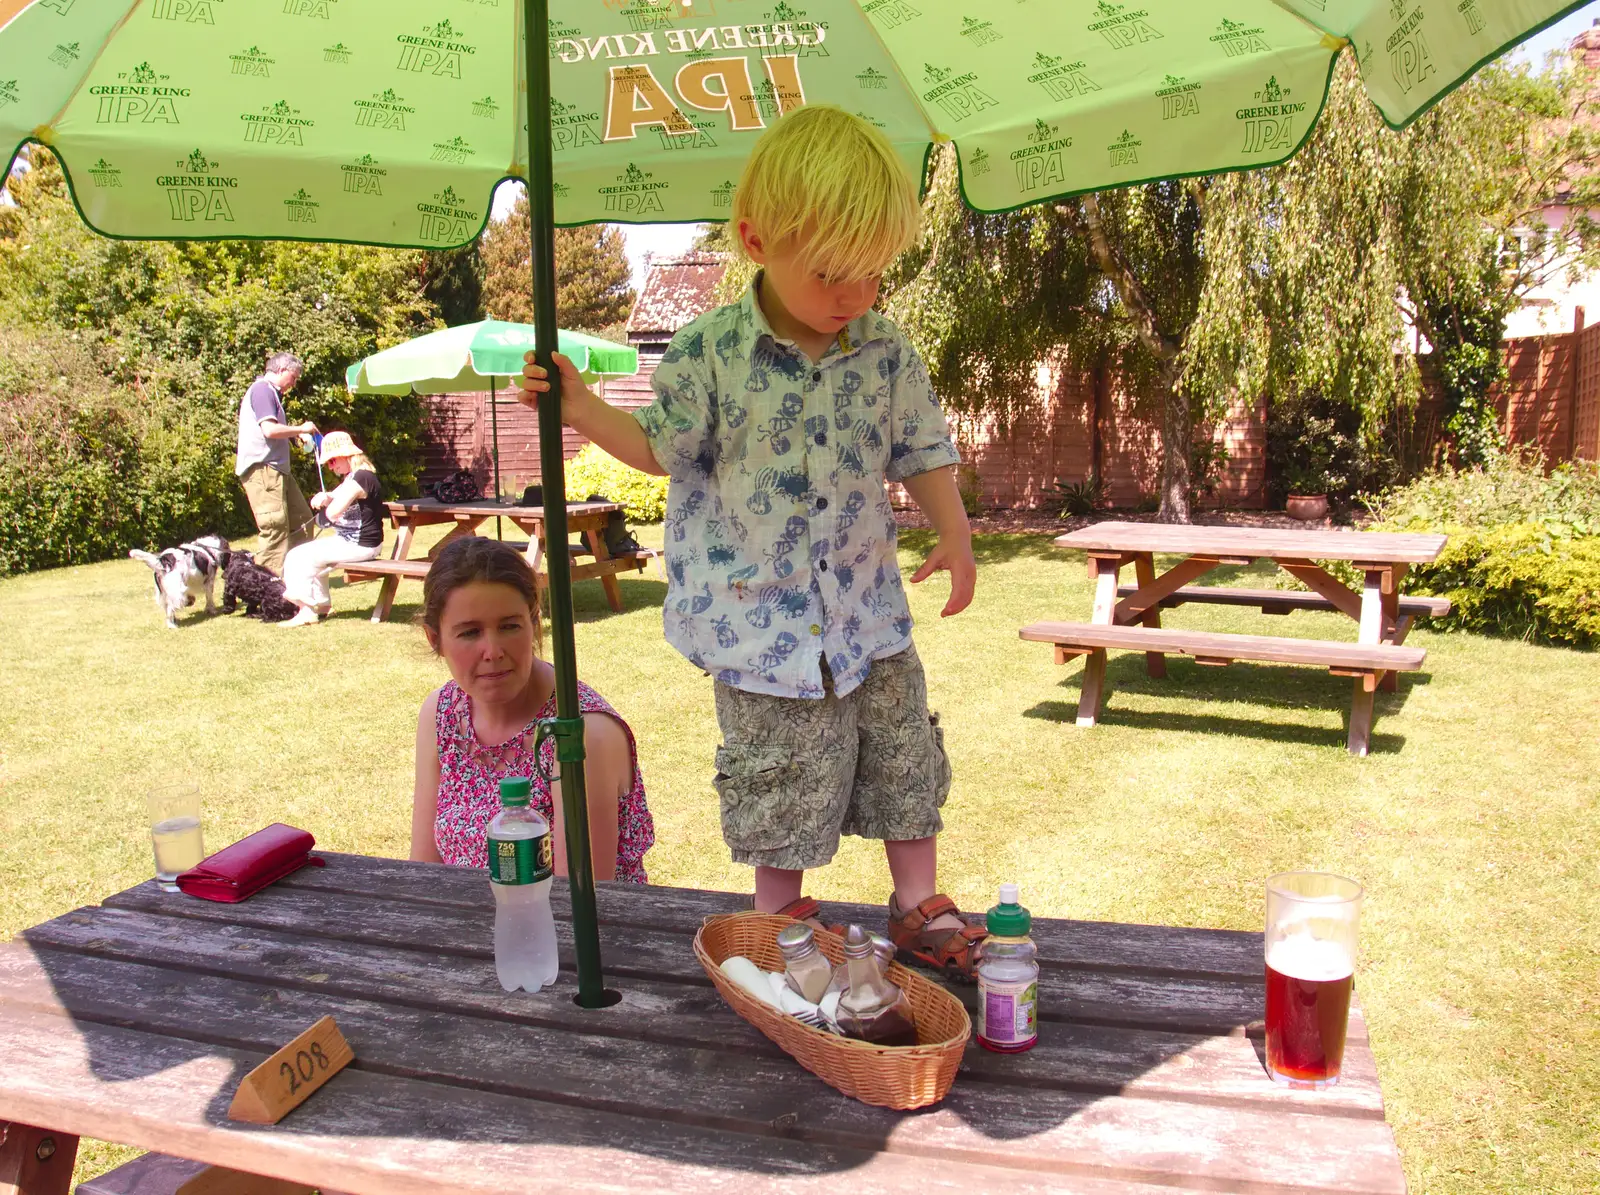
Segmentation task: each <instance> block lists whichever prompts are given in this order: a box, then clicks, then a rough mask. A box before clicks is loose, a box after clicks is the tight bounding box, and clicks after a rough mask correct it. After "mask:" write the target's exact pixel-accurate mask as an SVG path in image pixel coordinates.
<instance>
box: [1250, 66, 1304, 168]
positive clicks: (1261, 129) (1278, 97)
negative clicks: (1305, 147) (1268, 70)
mask: <svg viewBox="0 0 1600 1195" xmlns="http://www.w3.org/2000/svg"><path fill="white" fill-rule="evenodd" d="M1293 90H1294V89H1293V88H1290V87H1280V86H1278V76H1277V75H1273V76H1272V77H1271V78H1270V79H1268V80H1267V82H1266V85H1265V86H1263V87H1262V88H1261V90H1259V91H1257V92H1256V93H1255V95H1254V98H1255V99H1256V100H1257V101H1258V103H1257V104H1256V106H1255V107H1253V108H1239V109H1237V110H1236V111H1235V112H1234V114H1233V115H1234V119H1235V120H1242V121H1244V147H1243V152H1244V153H1247V154H1267V153H1278V152H1280V151H1281V152H1282V153H1288V152H1289V151H1290V150H1292V149H1293V148H1294V123H1295V122H1294V118H1295V117H1296V116H1299V115H1300V114H1301V113H1302V112H1304V111H1305V110H1306V106H1305V104H1304V103H1295V102H1293V101H1291V100H1290V99H1289V95H1290V93H1291V92H1292V91H1293Z"/></svg>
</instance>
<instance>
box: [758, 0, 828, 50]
mask: <svg viewBox="0 0 1600 1195" xmlns="http://www.w3.org/2000/svg"><path fill="white" fill-rule="evenodd" d="M761 15H762V17H763V18H764V19H765V20H766V22H767V24H768V25H772V26H774V27H776V26H779V25H804V26H806V27H807V28H809V29H811V30H813V31H814V32H815V36H813V37H804V36H802V37H800V38H798V39H797V40H798V42H799V44H798V45H793V46H792V45H789V44H788V42H787V41H786V40H785V41H780V42H774V43H773V44H772V45H770V46H765V47H763V48H762V51H761V55H762V57H764V58H771V57H773V56H774V55H779V54H793V55H794V56H795V57H797V58H827V57H829V54H828V47H827V46H825V45H823V44H822V43H823V42H824V41H825V40H826V39H827V36H828V22H826V21H813V20H811V19H810V14H809V13H807V12H806V10H805V9H803V8H795V7H794V6H793V5H791V4H786V3H784V0H778V3H777V4H776V5H774V6H773V8H772V11H770V12H764V13H762V14H761Z"/></svg>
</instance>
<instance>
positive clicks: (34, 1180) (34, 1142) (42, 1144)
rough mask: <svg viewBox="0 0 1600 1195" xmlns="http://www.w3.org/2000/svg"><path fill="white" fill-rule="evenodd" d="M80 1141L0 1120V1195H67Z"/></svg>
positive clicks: (69, 1134)
mask: <svg viewBox="0 0 1600 1195" xmlns="http://www.w3.org/2000/svg"><path fill="white" fill-rule="evenodd" d="M77 1160H78V1139H77V1138H76V1137H74V1136H73V1135H72V1134H71V1133H57V1132H55V1131H54V1130H51V1129H39V1128H34V1127H33V1126H32V1125H27V1124H17V1123H16V1122H15V1121H7V1120H0V1195H67V1192H68V1191H70V1190H71V1189H72V1167H73V1165H74V1164H75V1163H76V1162H77Z"/></svg>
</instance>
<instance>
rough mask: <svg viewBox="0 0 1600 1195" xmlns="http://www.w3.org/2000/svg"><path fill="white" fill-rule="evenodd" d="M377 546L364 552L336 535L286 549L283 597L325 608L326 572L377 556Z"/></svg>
mask: <svg viewBox="0 0 1600 1195" xmlns="http://www.w3.org/2000/svg"><path fill="white" fill-rule="evenodd" d="M382 546H383V545H381V544H379V545H377V546H375V547H371V548H363V547H362V546H361V545H360V544H357V543H355V542H354V541H353V540H348V539H345V538H344V537H343V536H338V535H324V536H321V537H320V538H317V539H314V540H312V541H311V542H310V543H308V544H300V545H298V546H297V547H293V548H290V549H289V554H288V555H287V556H285V557H284V558H283V596H284V597H286V598H288V599H289V600H290V601H291V602H299V603H300V604H301V605H304V606H326V605H327V604H328V603H329V601H330V600H331V595H330V594H329V593H328V570H329V569H330V568H332V567H333V566H334V565H336V564H357V563H359V562H360V561H363V560H372V559H374V558H375V557H376V556H377V555H378V548H380V547H382Z"/></svg>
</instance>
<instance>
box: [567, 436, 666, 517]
mask: <svg viewBox="0 0 1600 1195" xmlns="http://www.w3.org/2000/svg"><path fill="white" fill-rule="evenodd" d="M590 494H604V495H605V496H606V497H607V498H609V499H611V500H612V501H613V502H620V503H622V505H623V506H624V507H626V508H627V513H628V518H630V519H632V520H633V521H634V522H635V523H659V522H660V521H661V520H662V519H663V518H665V517H666V514H667V479H666V478H665V477H656V476H653V475H652V474H649V473H641V472H639V470H637V469H634V468H632V467H630V466H628V465H624V464H623V463H622V462H621V461H619V460H618V459H617V458H616V457H614V456H612V455H611V454H610V453H608V452H605V451H603V450H602V449H601V448H599V447H598V446H596V445H594V444H585V445H584V446H583V448H582V449H580V450H579V452H578V455H577V456H575V457H573V458H572V459H571V460H570V461H568V462H567V499H568V501H577V500H578V499H580V498H587V497H588V496H589V495H590Z"/></svg>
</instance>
